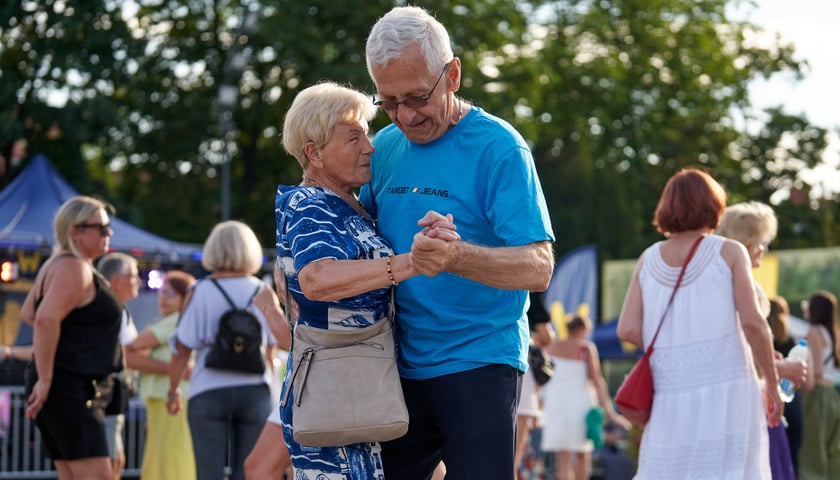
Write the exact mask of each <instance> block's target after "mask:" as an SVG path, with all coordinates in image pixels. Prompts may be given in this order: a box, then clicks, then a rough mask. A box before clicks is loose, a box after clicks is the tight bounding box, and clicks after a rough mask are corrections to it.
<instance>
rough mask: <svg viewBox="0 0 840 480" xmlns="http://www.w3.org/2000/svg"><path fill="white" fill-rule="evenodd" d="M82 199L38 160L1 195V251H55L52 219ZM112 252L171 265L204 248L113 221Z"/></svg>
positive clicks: (47, 162) (43, 161) (21, 173)
mask: <svg viewBox="0 0 840 480" xmlns="http://www.w3.org/2000/svg"><path fill="white" fill-rule="evenodd" d="M76 195H79V192H77V191H76V190H74V189H73V187H71V186H70V184H69V183H67V181H66V180H64V178H62V177H61V175H59V173H58V172H57V171H56V170H55V168H54V167H53V166H52V164H51V163H50V161H49V160H47V158H46V157H45V156H43V155H38V156H37V157H35V158H34V159H33V160H32V161H31V162H30V163H29V164H28V165H27V166H26V168H25V169H24V170H23V171H22V172H20V174H18V176H17V177H16V178H15V179H14V180H13V181H12V182H11V183H10V184H9V185H8V186H7V187H6V188H5V189H3V191H2V192H0V249H3V248H14V249H24V250H27V249H30V250H36V249H44V248H48V247H52V243H53V217H54V216H55V213H56V212H57V211H58V208H59V207H60V206H61V204H62V203H64V201H65V200H67V199H69V198H71V197H74V196H76ZM111 228H112V229H113V230H114V235H113V237H111V248H112V249H114V250H119V251H124V252H131V253H133V254H134V255H135V256H149V255H162V256H163V258H165V259H166V260H169V261H177V260H183V259H189V258H190V257H191V256H193V255H195V254H198V253H200V251H201V246H196V245H191V244H185V243H179V242H174V241H172V240H168V239H166V238H163V237H160V236H157V235H155V234H153V233H149V232H147V231H145V230H142V229H140V228H137V227H135V226H134V225H131V224H130V223H128V222H126V221H124V220H121V219H119V218H118V217H111Z"/></svg>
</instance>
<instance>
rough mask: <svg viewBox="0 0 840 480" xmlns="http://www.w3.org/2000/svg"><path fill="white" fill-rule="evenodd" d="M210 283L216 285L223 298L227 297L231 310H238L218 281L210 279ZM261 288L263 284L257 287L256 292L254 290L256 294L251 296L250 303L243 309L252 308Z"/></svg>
mask: <svg viewBox="0 0 840 480" xmlns="http://www.w3.org/2000/svg"><path fill="white" fill-rule="evenodd" d="M210 281H211V282H213V285H215V286H216V288H218V289H219V291H220V292H222V296H224V297H225V300H227V302H228V305H230V308H237V307H236V304H235V303H233V300H231V299H230V296H229V295H228V294H227V292H226V291H225V289H224V288H222V286H221V285H219V282H217V281H216V279H215V278H213V277H210ZM260 287H262V283H261V284H260V285H257V288H256V290H254V293H252V294H251V296H250V297H249V298H248V303H246V304H245V306H244V307H242V308H243V309H245V308H248V307H250V306H251V302H253V301H254V297H256V296H257V294H258V293H260Z"/></svg>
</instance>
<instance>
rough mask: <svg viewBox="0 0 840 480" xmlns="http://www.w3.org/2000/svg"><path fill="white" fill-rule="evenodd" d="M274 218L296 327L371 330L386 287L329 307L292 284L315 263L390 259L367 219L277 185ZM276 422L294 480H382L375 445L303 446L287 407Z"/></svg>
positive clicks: (327, 197) (309, 191) (333, 199)
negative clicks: (296, 310) (296, 312)
mask: <svg viewBox="0 0 840 480" xmlns="http://www.w3.org/2000/svg"><path fill="white" fill-rule="evenodd" d="M274 213H275V217H276V220H277V232H276V234H277V244H276V248H277V258H278V262H280V267H281V268H282V270H283V272H284V273H285V276H286V282H287V283H288V285H289V292H290V294H291V296H292V297H293V298H294V300H295V301H296V302H297V304H298V306H299V316H298V318H297V322H299V323H302V324H306V325H310V326H313V327H318V328H326V329H330V330H346V329H351V328H361V327H366V326H369V325H372V324H373V323H374V322H375V321H376V320H379V319H380V318H383V317H385V316H386V314H387V309H388V302H389V300H390V295H389V289H388V288H381V289H378V290H374V291H371V292H367V293H364V294H361V295H357V296H355V297H350V298H345V299H341V300H337V301H334V302H318V301H312V300H309V299H307V298H306V297H305V296H304V295H303V293H302V292H301V289H300V283H299V282H298V272H299V271H300V270H301V269H302V268H303V267H305V266H306V265H308V264H310V263H312V262H315V261H319V260H324V259H335V260H354V259H357V260H362V259H374V258H382V257H387V256H389V255H392V254H393V249H392V248H391V246H390V245H389V244H388V242H387V241H386V240H385V239H383V238H382V237H380V236H379V234H378V233H377V231H376V225H375V223H374V221H373V220H371V219H370V218H367V217H365V216H363V215H361V214H359V213H358V212H357V211H356V210H354V209H353V208H352V207H351V206H350V205H348V204H347V203H346V202H345V201H344V200H343V199H342V198H341V197H339V196H338V195H336V194H335V193H334V192H332V191H330V190H328V189H326V188H323V187H316V186H306V187H304V186H284V185H280V186H278V187H277V196H276V200H275V205H274ZM294 368H295V366H294V365H293V364H292V355H289V363H288V368H287V370H286V378H285V379H284V381H283V393H282V394H281V395H285V390H286V389H287V388H290V384H289V381H290V378H291V373H292V372H293V371H294ZM292 395H293V393H292ZM335 401H336V402H340V401H342V399H335ZM280 418H281V422H282V426H283V436H284V437H285V440H286V444H287V446H288V447H289V454H290V455H291V458H292V465H293V466H294V469H295V478H296V479H297V480H304V479H312V480H314V479H318V480H368V479H372V480H382V479H384V473H383V470H382V459H381V456H380V447H379V444H378V443H360V444H354V445H348V446H343V447H305V446H302V445H299V444H298V443H296V442H295V441H294V438H293V437H292V405H291V402H289V403H288V404H287V405H286V406H285V407H284V408H281V410H280Z"/></svg>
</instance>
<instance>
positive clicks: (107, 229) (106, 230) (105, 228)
mask: <svg viewBox="0 0 840 480" xmlns="http://www.w3.org/2000/svg"><path fill="white" fill-rule="evenodd" d="M76 228H98V229H99V234H100V235H102V236H103V237H104V236H107V235H108V234H110V233H111V224H110V223H80V224H78V225H76Z"/></svg>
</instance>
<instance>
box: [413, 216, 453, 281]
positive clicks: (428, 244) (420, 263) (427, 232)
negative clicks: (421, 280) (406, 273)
mask: <svg viewBox="0 0 840 480" xmlns="http://www.w3.org/2000/svg"><path fill="white" fill-rule="evenodd" d="M417 225H418V226H420V227H423V228H422V230H420V231H419V232H417V234H415V235H414V243H413V244H412V245H411V266H412V267H413V268H414V269H415V270H416V271H418V272H420V273H422V274H424V275H426V276H428V277H433V276H435V275H437V274H438V273H440V272H444V271H446V270H447V269H448V268H449V267H450V266H451V265H452V262H454V261H455V260H456V259H457V243H458V242H459V241H460V240H461V236H460V235H458V232H456V231H455V230H456V229H457V227H456V225H455V223H454V219H453V217H452V214H451V213H447V214H446V215H442V214H440V213H438V212H435V211H433V210H429V211H428V212H426V215H424V216H423V218H421V219H420V220H418V221H417Z"/></svg>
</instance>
